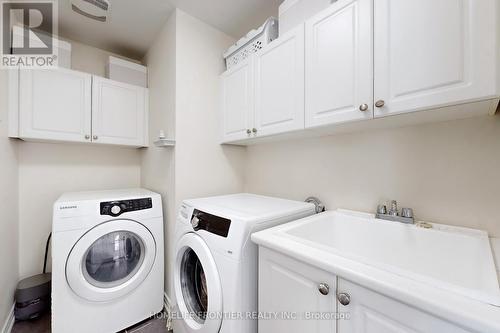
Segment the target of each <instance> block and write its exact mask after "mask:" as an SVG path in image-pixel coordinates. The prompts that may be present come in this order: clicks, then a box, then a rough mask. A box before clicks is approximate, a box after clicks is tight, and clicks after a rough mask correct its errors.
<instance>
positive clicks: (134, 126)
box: [92, 76, 148, 147]
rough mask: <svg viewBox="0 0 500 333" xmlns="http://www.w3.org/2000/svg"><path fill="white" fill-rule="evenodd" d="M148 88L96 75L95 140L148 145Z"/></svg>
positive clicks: (93, 89) (93, 111)
mask: <svg viewBox="0 0 500 333" xmlns="http://www.w3.org/2000/svg"><path fill="white" fill-rule="evenodd" d="M147 104H148V94H147V89H145V88H142V87H138V86H133V85H130V84H126V83H122V82H118V81H113V80H108V79H105V78H102V77H96V76H94V79H93V85H92V141H94V142H97V143H104V144H117V145H127V146H137V147H140V146H145V145H146V142H147V137H148V131H147V130H146V129H147V124H148V117H147Z"/></svg>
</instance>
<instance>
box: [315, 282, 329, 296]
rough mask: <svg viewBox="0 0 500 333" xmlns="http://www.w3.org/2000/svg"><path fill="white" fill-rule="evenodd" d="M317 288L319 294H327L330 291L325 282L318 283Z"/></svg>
mask: <svg viewBox="0 0 500 333" xmlns="http://www.w3.org/2000/svg"><path fill="white" fill-rule="evenodd" d="M318 290H319V292H320V293H321V295H325V296H326V295H328V294H329V293H330V286H328V285H327V284H326V283H320V284H319V286H318Z"/></svg>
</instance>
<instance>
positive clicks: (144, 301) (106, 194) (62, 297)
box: [52, 189, 164, 333]
mask: <svg viewBox="0 0 500 333" xmlns="http://www.w3.org/2000/svg"><path fill="white" fill-rule="evenodd" d="M163 257H164V255H163V213H162V204H161V198H160V195H159V194H156V193H153V192H150V191H147V190H143V189H133V190H119V191H101V192H80V193H66V194H63V195H62V196H61V197H60V198H59V199H58V200H57V202H56V203H55V204H54V219H53V224H52V332H53V333H67V332H73V333H77V332H98V333H112V332H117V331H119V330H122V329H124V328H127V327H129V326H131V325H133V324H135V323H138V322H140V321H142V320H144V319H146V318H148V317H151V316H152V315H154V314H156V313H158V312H160V311H161V310H162V308H163V297H164V294H163Z"/></svg>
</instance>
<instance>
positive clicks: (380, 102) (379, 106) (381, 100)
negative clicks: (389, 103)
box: [375, 99, 385, 108]
mask: <svg viewBox="0 0 500 333" xmlns="http://www.w3.org/2000/svg"><path fill="white" fill-rule="evenodd" d="M384 105H385V101H384V100H383V99H379V100H378V101H376V102H375V106H376V107H378V108H381V107H383V106H384Z"/></svg>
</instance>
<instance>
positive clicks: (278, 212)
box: [184, 193, 315, 223]
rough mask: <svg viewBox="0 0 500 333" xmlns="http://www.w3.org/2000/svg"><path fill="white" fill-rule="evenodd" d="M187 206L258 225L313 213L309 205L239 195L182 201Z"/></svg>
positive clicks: (245, 194)
mask: <svg viewBox="0 0 500 333" xmlns="http://www.w3.org/2000/svg"><path fill="white" fill-rule="evenodd" d="M184 203H185V204H187V205H188V206H191V207H194V208H196V209H199V210H202V211H204V212H206V213H209V214H213V215H216V216H221V217H225V218H229V219H239V220H244V221H251V222H253V223H260V222H265V221H269V220H274V219H278V218H281V217H286V216H293V215H299V214H302V213H304V212H311V213H314V210H315V207H314V205H313V204H311V203H306V202H300V201H293V200H286V199H280V198H273V197H267V196H261V195H256V194H250V193H239V194H231V195H224V196H217V197H208V198H200V199H191V200H186V201H184Z"/></svg>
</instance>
